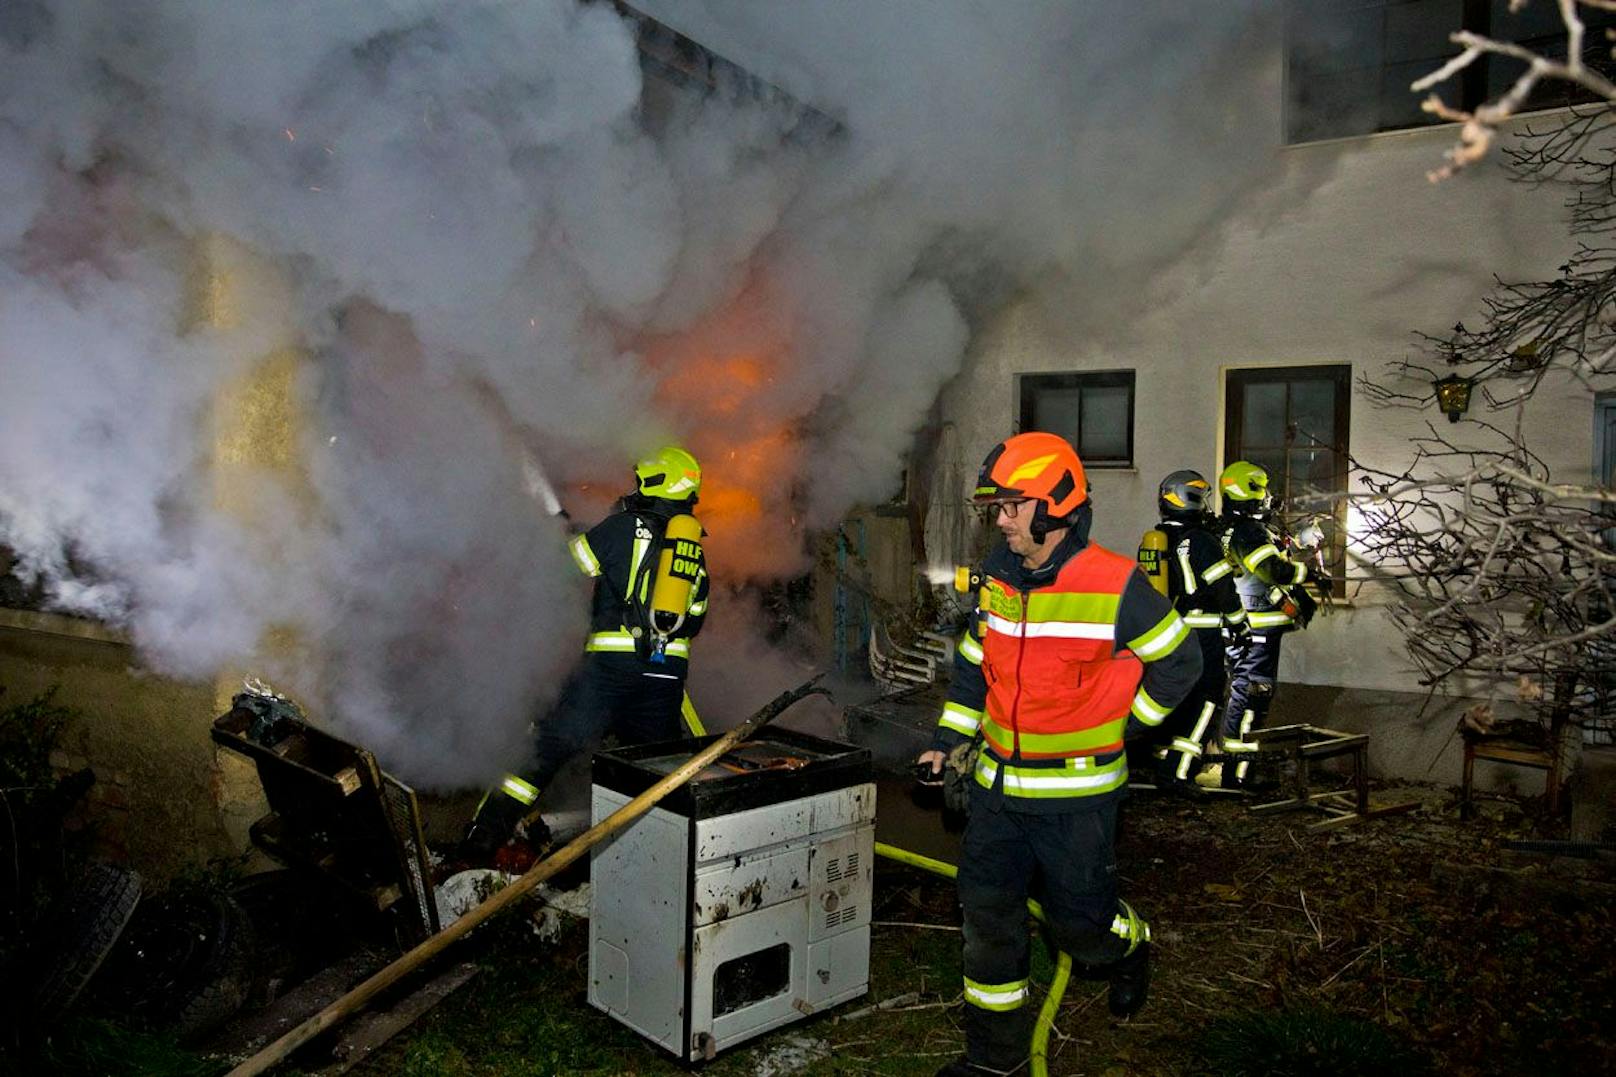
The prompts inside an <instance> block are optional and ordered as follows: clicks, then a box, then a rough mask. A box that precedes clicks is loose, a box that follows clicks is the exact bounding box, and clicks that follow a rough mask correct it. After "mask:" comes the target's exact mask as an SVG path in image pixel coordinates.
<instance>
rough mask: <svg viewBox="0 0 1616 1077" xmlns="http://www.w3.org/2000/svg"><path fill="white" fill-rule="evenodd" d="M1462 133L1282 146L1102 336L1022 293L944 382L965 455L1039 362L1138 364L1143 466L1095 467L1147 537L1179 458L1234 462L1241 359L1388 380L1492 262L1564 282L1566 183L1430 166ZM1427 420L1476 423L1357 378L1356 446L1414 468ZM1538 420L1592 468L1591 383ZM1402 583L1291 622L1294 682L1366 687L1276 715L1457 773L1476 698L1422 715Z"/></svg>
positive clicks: (1404, 761) (1538, 444) (1577, 471)
mask: <svg viewBox="0 0 1616 1077" xmlns="http://www.w3.org/2000/svg"><path fill="white" fill-rule="evenodd" d="M1452 139H1453V129H1452V128H1451V127H1442V128H1437V129H1430V130H1422V131H1412V132H1398V133H1391V134H1382V135H1375V136H1371V137H1368V138H1361V139H1353V140H1345V141H1338V142H1332V143H1326V144H1318V145H1309V146H1297V147H1289V148H1286V149H1284V150H1281V151H1278V152H1279V154H1280V157H1279V161H1278V166H1279V173H1280V179H1279V181H1278V184H1277V186H1276V187H1275V188H1274V189H1271V190H1268V191H1265V192H1261V193H1260V194H1258V195H1257V196H1255V197H1253V198H1252V199H1251V200H1250V202H1249V204H1248V205H1247V206H1246V208H1245V209H1244V210H1243V211H1241V212H1238V213H1237V214H1236V215H1235V216H1234V217H1233V219H1231V220H1230V221H1229V222H1228V223H1227V225H1226V228H1225V229H1224V231H1223V232H1222V234H1220V235H1218V236H1215V237H1212V238H1211V239H1209V240H1207V241H1206V243H1204V244H1203V245H1202V248H1201V249H1200V250H1198V251H1195V252H1192V255H1191V257H1188V258H1186V259H1185V260H1184V261H1183V262H1182V263H1181V265H1180V266H1179V267H1178V268H1177V269H1176V270H1174V271H1172V272H1169V273H1168V274H1166V275H1165V276H1164V277H1162V278H1161V279H1160V280H1159V281H1158V283H1157V285H1156V286H1155V289H1154V292H1153V293H1152V302H1151V303H1149V304H1148V305H1147V306H1148V311H1147V313H1146V314H1145V315H1144V316H1142V317H1138V318H1135V319H1133V320H1132V321H1131V323H1130V324H1127V325H1123V326H1118V325H1105V326H1095V327H1094V331H1093V333H1092V339H1090V340H1084V339H1073V337H1074V335H1073V334H1072V333H1070V332H1069V331H1067V332H1062V331H1061V330H1059V329H1057V328H1056V327H1055V324H1054V322H1053V320H1052V319H1051V318H1050V317H1048V316H1046V315H1045V314H1044V313H1043V311H1042V308H1041V307H1040V306H1039V305H1038V304H1037V303H1035V302H1033V301H1030V300H1029V301H1026V302H1023V303H1021V304H1019V305H1017V306H1014V307H1012V308H1010V309H1008V310H1006V311H1005V312H1004V313H1003V315H1002V316H1001V317H1000V318H999V319H998V320H997V321H996V322H995V323H993V324H992V325H990V326H988V327H987V328H986V329H985V331H984V332H982V333H981V334H979V336H978V338H977V341H976V343H975V346H974V349H973V355H972V358H971V360H970V362H969V364H968V367H967V369H965V370H964V371H963V372H962V373H961V374H960V375H959V376H958V378H956V380H955V381H954V382H953V383H951V384H950V386H949V387H948V388H947V389H946V390H945V393H944V397H943V400H942V417H943V419H944V420H946V421H951V422H953V423H954V424H955V427H956V429H957V431H958V434H959V438H960V443H961V446H962V452H963V455H964V456H965V457H966V458H967V460H968V461H972V462H974V461H975V460H979V459H980V458H981V455H982V454H984V453H985V452H986V451H987V449H988V448H990V447H991V446H992V445H993V444H994V443H995V442H996V441H998V440H999V439H1001V438H1003V437H1004V436H1006V434H1008V433H1010V432H1012V431H1013V429H1014V422H1015V400H1014V393H1015V386H1014V375H1016V374H1018V373H1022V372H1034V371H1052V370H1084V369H1093V370H1104V369H1118V368H1131V369H1133V370H1135V371H1136V372H1137V383H1136V388H1135V415H1134V431H1135V433H1134V446H1135V464H1136V466H1135V467H1134V468H1130V469H1125V470H1098V469H1096V470H1093V471H1091V473H1090V477H1091V480H1092V483H1093V495H1094V502H1095V527H1094V534H1095V537H1096V538H1097V540H1098V541H1100V542H1101V543H1103V544H1105V545H1107V546H1111V547H1112V548H1114V549H1117V550H1120V551H1124V552H1131V551H1132V550H1133V549H1134V547H1135V546H1136V545H1137V542H1138V536H1139V535H1140V533H1141V532H1142V531H1143V530H1145V529H1146V528H1148V527H1149V526H1150V525H1151V523H1152V522H1153V521H1154V520H1155V519H1156V513H1155V496H1156V485H1157V483H1158V482H1159V481H1160V479H1161V477H1162V476H1163V475H1165V474H1167V473H1168V472H1169V471H1172V470H1174V469H1177V468H1182V467H1193V468H1196V469H1198V470H1200V471H1201V472H1202V473H1203V474H1206V475H1207V476H1208V477H1211V476H1213V475H1215V474H1216V472H1217V471H1218V470H1219V469H1221V467H1222V466H1223V464H1224V463H1225V461H1223V460H1222V459H1221V456H1222V443H1223V426H1222V424H1223V382H1224V376H1225V373H1226V372H1227V371H1228V370H1230V369H1234V368H1238V367H1251V366H1290V365H1302V364H1314V363H1350V364H1351V365H1352V371H1353V375H1354V378H1357V377H1359V376H1362V375H1366V374H1367V375H1370V376H1377V377H1378V376H1380V375H1382V374H1383V373H1384V372H1385V369H1386V367H1387V364H1389V363H1391V362H1393V361H1396V360H1398V359H1401V358H1405V357H1408V356H1410V355H1411V354H1413V352H1414V350H1415V342H1414V340H1413V337H1412V335H1411V334H1412V333H1413V331H1415V330H1420V331H1424V332H1429V333H1432V334H1439V335H1440V334H1443V333H1445V332H1446V331H1447V330H1448V329H1449V328H1450V327H1451V326H1452V325H1453V324H1454V323H1455V322H1457V321H1461V320H1466V321H1473V322H1479V321H1480V320H1481V311H1482V308H1481V299H1482V297H1483V296H1484V295H1485V294H1486V292H1487V291H1488V288H1489V286H1490V284H1491V282H1492V275H1493V274H1497V275H1499V276H1501V277H1503V278H1504V279H1506V280H1507V279H1528V280H1532V279H1543V278H1545V277H1550V276H1553V275H1554V273H1555V270H1556V267H1557V266H1558V265H1560V264H1561V263H1562V262H1563V261H1565V259H1566V257H1567V256H1568V254H1569V253H1571V251H1572V250H1573V249H1574V248H1573V244H1572V242H1571V240H1570V239H1569V237H1568V236H1567V233H1566V213H1565V210H1564V208H1563V205H1562V201H1561V196H1560V195H1559V194H1558V193H1556V192H1554V191H1552V190H1547V191H1545V190H1533V189H1531V188H1529V187H1527V186H1525V185H1522V184H1513V183H1510V182H1508V181H1507V180H1506V178H1505V176H1504V173H1503V170H1502V169H1501V168H1499V167H1498V166H1497V164H1496V161H1493V162H1489V163H1486V164H1484V165H1482V166H1480V167H1478V168H1475V169H1473V170H1471V171H1468V172H1466V173H1464V174H1462V175H1461V176H1459V177H1458V178H1456V179H1454V180H1450V181H1448V182H1446V183H1443V184H1438V185H1433V184H1431V183H1429V182H1427V180H1426V179H1425V173H1426V172H1427V171H1428V170H1430V169H1431V168H1433V167H1435V166H1437V165H1438V164H1440V163H1441V160H1442V152H1443V150H1445V149H1446V148H1447V147H1448V146H1449V145H1450V144H1451V142H1452ZM1207 244H1210V245H1211V246H1210V247H1209V246H1207ZM1102 342H1103V343H1102ZM1415 391H1417V392H1418V391H1428V387H1423V386H1422V387H1418V388H1416V389H1415ZM1476 403H1477V404H1479V400H1478V401H1477V402H1476ZM1474 410H1476V409H1475V408H1474V407H1473V412H1474ZM1427 421H1435V422H1438V423H1441V424H1442V425H1443V427H1444V430H1445V431H1446V432H1450V433H1451V432H1453V431H1455V430H1458V431H1460V432H1462V431H1463V429H1464V427H1463V426H1462V425H1461V426H1459V427H1449V426H1448V424H1447V423H1446V421H1445V420H1444V419H1443V418H1442V416H1441V415H1440V414H1439V413H1437V412H1436V411H1434V409H1431V410H1422V411H1418V412H1415V411H1408V410H1389V409H1384V408H1377V407H1375V406H1374V405H1373V404H1372V403H1371V402H1370V401H1369V400H1368V399H1367V398H1366V397H1365V396H1364V395H1363V394H1362V392H1361V391H1359V390H1358V389H1357V388H1356V386H1355V387H1354V392H1353V399H1352V405H1351V427H1350V447H1351V451H1352V453H1353V454H1354V455H1355V456H1357V457H1358V458H1359V459H1360V460H1362V461H1363V462H1365V463H1366V464H1368V465H1370V466H1377V467H1386V468H1392V469H1396V470H1401V468H1402V467H1403V466H1404V464H1405V463H1406V461H1407V460H1408V458H1409V456H1410V454H1411V446H1410V442H1409V438H1410V436H1412V435H1415V434H1418V433H1420V432H1421V431H1422V430H1423V429H1424V424H1425V422H1427ZM1526 433H1527V437H1528V440H1529V441H1530V443H1531V444H1532V445H1533V447H1534V449H1535V450H1536V451H1537V452H1538V453H1540V454H1541V455H1542V456H1543V458H1544V459H1545V460H1546V461H1547V462H1548V463H1549V464H1550V466H1551V468H1552V469H1553V471H1554V475H1555V477H1556V479H1557V480H1559V481H1565V482H1585V481H1588V478H1589V474H1590V468H1591V461H1592V449H1593V446H1592V440H1593V415H1592V402H1591V399H1590V396H1589V394H1588V393H1587V391H1586V390H1582V389H1577V388H1574V387H1571V386H1569V385H1566V384H1554V385H1547V386H1545V387H1544V389H1543V390H1542V391H1540V392H1539V394H1538V395H1537V396H1536V397H1535V398H1534V399H1533V400H1532V401H1531V402H1530V404H1529V407H1528V411H1527V426H1526ZM1354 519H1355V517H1354ZM1353 522H1354V521H1353V520H1349V533H1350V532H1351V530H1352V524H1353ZM1349 541H1350V538H1349ZM1358 574H1360V573H1354V575H1358ZM1383 602H1384V596H1382V595H1378V594H1376V593H1375V591H1374V589H1373V588H1372V587H1370V588H1366V589H1364V590H1363V591H1361V592H1360V593H1359V594H1357V595H1356V597H1355V600H1354V602H1353V604H1352V606H1351V607H1350V608H1345V609H1339V610H1337V611H1336V612H1335V613H1333V614H1332V615H1331V616H1329V617H1325V618H1321V619H1320V620H1318V621H1316V622H1315V623H1314V625H1313V627H1311V628H1310V629H1309V630H1308V631H1307V632H1305V633H1298V634H1295V635H1293V636H1291V637H1290V638H1289V639H1288V640H1287V642H1286V648H1285V653H1284V661H1283V664H1282V668H1281V677H1282V680H1283V681H1284V682H1286V683H1289V684H1293V685H1294V684H1306V685H1313V686H1320V687H1325V688H1334V689H1344V690H1346V691H1344V692H1322V693H1320V692H1315V693H1301V692H1296V691H1292V692H1286V691H1284V690H1283V689H1282V690H1281V692H1280V693H1279V696H1278V700H1279V703H1278V707H1277V709H1276V720H1280V719H1289V720H1306V721H1312V722H1315V723H1320V724H1327V723H1328V724H1338V725H1342V726H1347V727H1352V728H1368V727H1370V726H1372V727H1373V728H1374V729H1376V730H1377V731H1380V732H1381V733H1382V734H1383V736H1382V737H1381V738H1380V739H1381V740H1383V741H1384V742H1385V743H1382V744H1378V745H1377V750H1376V753H1375V754H1376V760H1377V763H1378V764H1379V769H1381V770H1382V772H1391V773H1398V774H1403V775H1406V776H1409V777H1419V778H1426V779H1434V780H1447V781H1457V780H1458V774H1459V756H1460V750H1459V743H1458V740H1457V738H1454V737H1451V736H1449V734H1450V733H1451V731H1452V729H1453V725H1452V722H1453V719H1454V717H1455V715H1456V713H1457V711H1458V709H1460V708H1459V707H1456V706H1454V705H1448V706H1439V707H1436V708H1433V709H1431V710H1430V711H1428V712H1427V713H1426V714H1425V715H1424V716H1423V717H1421V718H1418V719H1416V718H1414V717H1413V715H1414V714H1415V713H1416V712H1417V711H1418V709H1419V706H1420V703H1421V699H1422V696H1423V694H1424V693H1423V691H1422V690H1421V688H1420V686H1419V684H1418V682H1417V678H1416V675H1415V673H1414V671H1413V668H1412V663H1411V662H1410V661H1409V659H1408V658H1407V655H1406V654H1405V652H1404V650H1403V647H1402V643H1401V639H1400V637H1399V636H1398V634H1397V633H1396V631H1395V630H1394V629H1393V628H1392V626H1391V625H1390V624H1389V622H1387V621H1386V619H1385V617H1384V613H1383V611H1382V610H1381V609H1380V608H1379V606H1380V605H1381V604H1382V603H1383ZM1472 690H1479V689H1475V688H1474V687H1473V688H1472ZM1388 693H1390V695H1388ZM1494 777H1498V778H1500V779H1505V780H1509V781H1521V782H1522V786H1523V788H1527V789H1531V788H1533V787H1534V783H1535V787H1540V785H1541V782H1540V780H1539V779H1538V778H1537V777H1536V776H1535V775H1533V774H1531V773H1530V772H1527V773H1526V774H1525V775H1524V776H1523V774H1522V772H1519V771H1511V772H1509V773H1508V774H1504V773H1502V772H1493V773H1484V774H1482V775H1481V780H1482V781H1483V782H1484V783H1485V782H1487V781H1490V780H1492V779H1493V778H1494Z"/></svg>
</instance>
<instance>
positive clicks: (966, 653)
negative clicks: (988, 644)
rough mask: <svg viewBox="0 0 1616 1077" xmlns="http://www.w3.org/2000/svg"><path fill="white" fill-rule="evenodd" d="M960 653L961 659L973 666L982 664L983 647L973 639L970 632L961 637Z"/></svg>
mask: <svg viewBox="0 0 1616 1077" xmlns="http://www.w3.org/2000/svg"><path fill="white" fill-rule="evenodd" d="M959 653H960V657H961V658H964V659H965V660H966V661H967V662H969V663H971V665H973V666H980V665H981V664H982V645H981V644H980V643H978V642H976V640H974V639H972V638H971V634H970V633H969V632H966V633H965V635H963V636H961V637H960V645H959Z"/></svg>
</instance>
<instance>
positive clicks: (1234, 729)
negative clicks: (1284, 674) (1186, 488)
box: [1207, 460, 1331, 789]
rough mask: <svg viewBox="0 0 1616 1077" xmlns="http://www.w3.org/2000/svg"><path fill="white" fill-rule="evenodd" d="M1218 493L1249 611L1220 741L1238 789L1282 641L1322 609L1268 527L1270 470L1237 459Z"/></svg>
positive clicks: (1323, 578) (1236, 643) (1228, 783)
mask: <svg viewBox="0 0 1616 1077" xmlns="http://www.w3.org/2000/svg"><path fill="white" fill-rule="evenodd" d="M1218 491H1219V493H1220V494H1221V495H1222V498H1223V516H1222V517H1221V518H1220V520H1219V521H1218V523H1219V526H1220V527H1221V529H1222V538H1223V548H1224V552H1225V556H1226V557H1227V559H1228V562H1229V564H1230V565H1231V566H1232V568H1233V569H1234V585H1235V590H1236V591H1237V592H1238V593H1239V595H1240V604H1241V605H1242V606H1243V607H1244V608H1245V611H1246V622H1245V629H1244V631H1238V630H1237V631H1233V632H1231V633H1230V635H1229V640H1228V645H1227V650H1228V659H1229V702H1228V705H1227V707H1226V708H1225V710H1224V714H1223V728H1222V729H1221V731H1220V735H1219V738H1218V739H1219V747H1220V749H1221V750H1222V752H1223V754H1224V756H1225V759H1224V760H1223V765H1222V767H1221V769H1220V772H1219V774H1218V779H1219V783H1220V784H1221V785H1222V787H1223V788H1225V789H1234V788H1239V787H1240V786H1241V785H1242V784H1243V783H1244V782H1245V781H1246V778H1247V774H1248V772H1249V769H1250V765H1251V763H1250V756H1251V755H1252V753H1254V752H1256V751H1257V745H1256V743H1255V742H1253V741H1252V740H1251V739H1250V737H1251V732H1252V730H1254V729H1258V728H1261V727H1262V725H1263V723H1264V721H1265V720H1266V718H1267V716H1268V709H1269V707H1270V706H1272V705H1273V701H1274V686H1275V683H1276V682H1277V681H1278V678H1279V650H1280V643H1281V641H1282V640H1283V639H1284V638H1285V635H1286V634H1287V633H1289V632H1291V631H1294V630H1295V629H1297V628H1306V627H1307V624H1308V622H1309V621H1310V620H1311V619H1312V617H1313V613H1314V611H1315V610H1316V608H1317V604H1316V603H1315V602H1314V600H1313V597H1312V596H1311V595H1310V594H1308V592H1307V589H1306V588H1305V587H1304V586H1303V583H1304V581H1306V580H1308V579H1309V573H1308V565H1307V563H1306V562H1305V561H1293V560H1291V559H1290V558H1289V557H1287V556H1286V555H1285V553H1284V552H1283V551H1282V550H1281V549H1280V538H1279V535H1278V534H1277V533H1276V532H1275V531H1274V529H1273V526H1272V524H1271V523H1270V513H1271V509H1272V498H1271V497H1270V495H1269V492H1268V472H1267V471H1265V470H1263V469H1262V468H1261V467H1258V466H1257V465H1256V464H1253V463H1250V462H1249V461H1246V460H1236V461H1235V462H1234V463H1232V464H1230V465H1229V466H1228V467H1226V468H1224V469H1223V474H1222V475H1220V476H1219V478H1218ZM1312 579H1313V581H1314V585H1315V586H1316V587H1318V588H1319V590H1320V593H1322V594H1323V595H1325V596H1326V597H1328V596H1329V594H1330V589H1331V581H1330V576H1329V574H1328V573H1325V572H1318V573H1316V574H1314V575H1313V576H1312ZM1231 764H1233V765H1232V766H1231ZM1210 777H1211V774H1210V769H1209V771H1208V774H1207V778H1208V779H1210Z"/></svg>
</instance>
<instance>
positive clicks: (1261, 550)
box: [1240, 542, 1279, 572]
mask: <svg viewBox="0 0 1616 1077" xmlns="http://www.w3.org/2000/svg"><path fill="white" fill-rule="evenodd" d="M1278 556H1279V547H1278V546H1275V545H1274V544H1273V543H1272V542H1265V543H1263V544H1262V545H1261V546H1258V547H1257V548H1256V549H1255V550H1252V551H1251V552H1250V553H1248V554H1246V556H1244V557H1242V558H1241V559H1240V563H1241V564H1242V565H1244V566H1245V567H1246V571H1247V572H1255V571H1257V566H1258V565H1260V564H1262V563H1263V562H1264V561H1266V560H1268V559H1269V558H1270V557H1278Z"/></svg>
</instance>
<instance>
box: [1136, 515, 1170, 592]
mask: <svg viewBox="0 0 1616 1077" xmlns="http://www.w3.org/2000/svg"><path fill="white" fill-rule="evenodd" d="M1167 546H1168V543H1167V532H1165V531H1163V530H1161V529H1160V528H1155V527H1153V528H1151V529H1150V530H1149V531H1146V532H1145V533H1144V534H1143V535H1142V536H1140V538H1139V570H1140V571H1141V572H1143V573H1144V574H1145V578H1146V579H1147V580H1149V581H1150V586H1152V587H1154V588H1155V589H1156V590H1158V591H1160V592H1161V593H1162V594H1164V595H1165V594H1166V593H1167Z"/></svg>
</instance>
